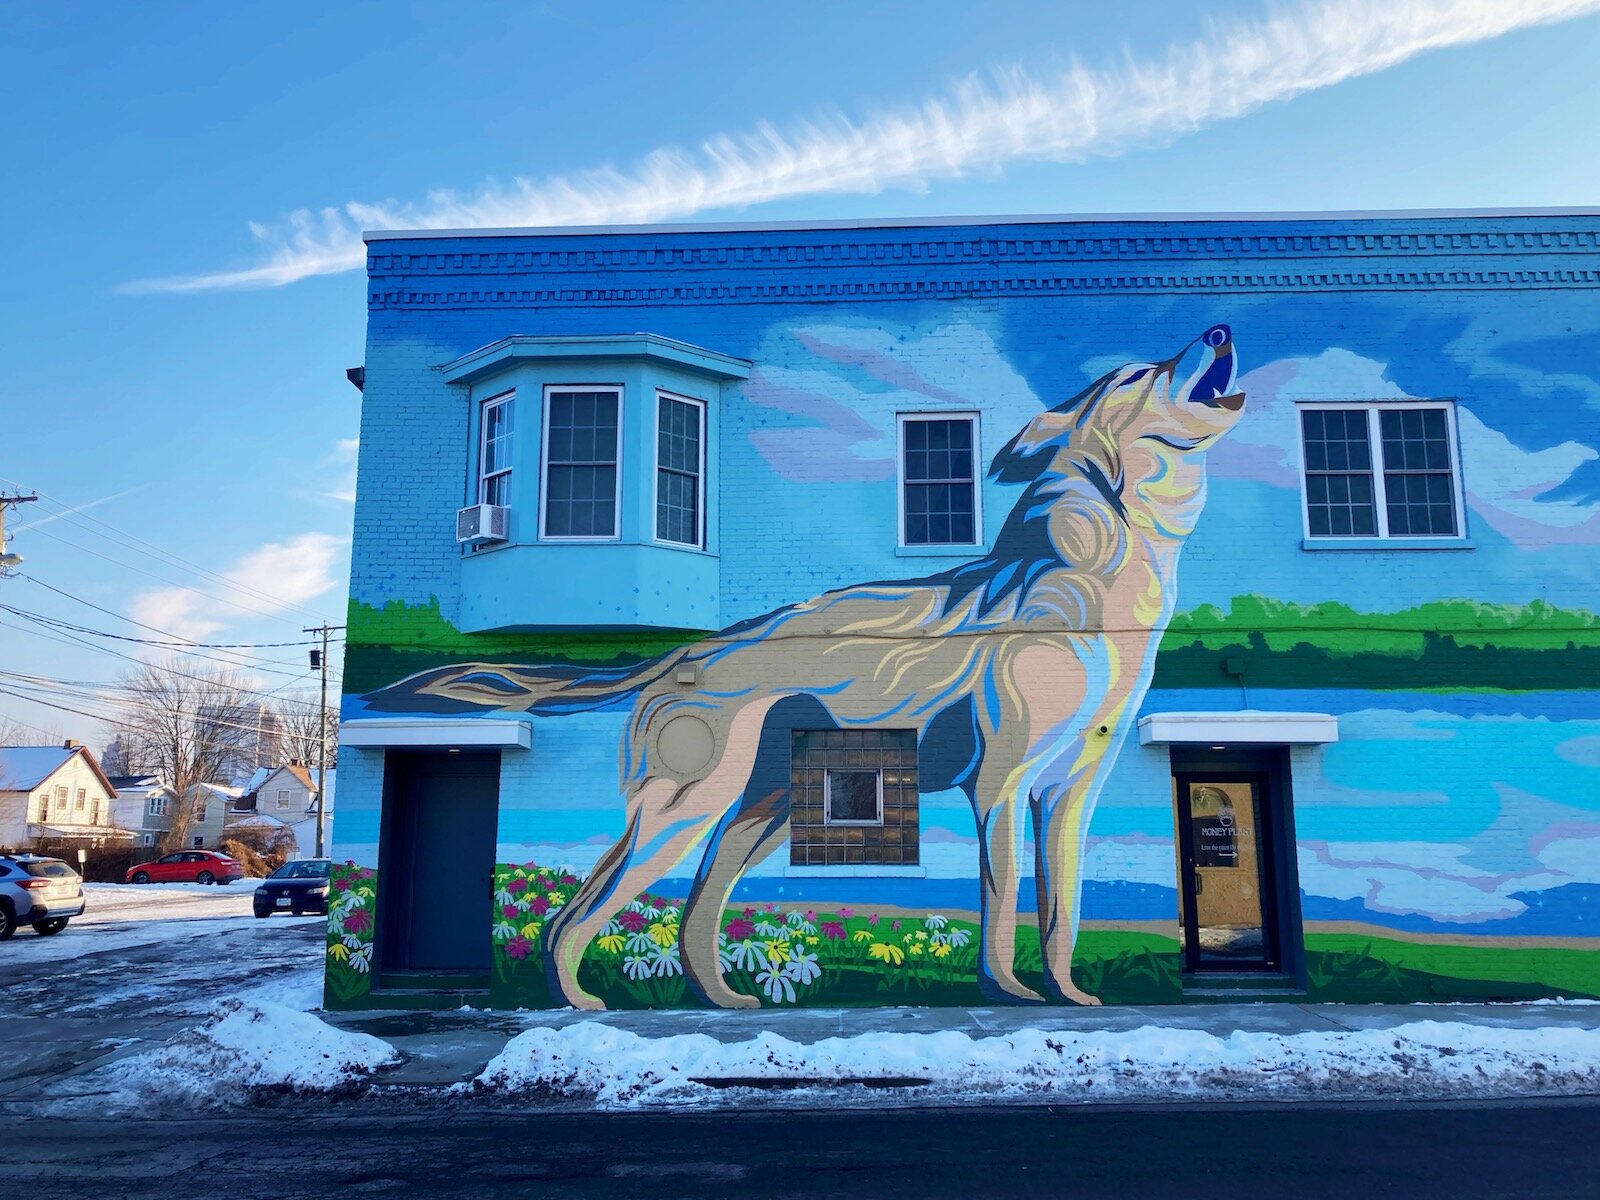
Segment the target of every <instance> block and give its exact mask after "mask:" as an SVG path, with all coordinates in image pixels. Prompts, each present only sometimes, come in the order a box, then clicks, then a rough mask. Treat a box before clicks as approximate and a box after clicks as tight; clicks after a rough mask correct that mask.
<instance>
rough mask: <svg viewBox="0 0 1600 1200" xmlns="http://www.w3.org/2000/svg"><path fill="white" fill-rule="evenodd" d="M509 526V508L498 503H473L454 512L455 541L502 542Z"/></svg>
mask: <svg viewBox="0 0 1600 1200" xmlns="http://www.w3.org/2000/svg"><path fill="white" fill-rule="evenodd" d="M510 527H511V510H510V509H509V508H506V507H505V506H504V505H500V504H474V505H473V506H472V507H471V508H463V509H461V510H460V511H459V512H457V513H456V541H458V542H472V543H474V544H476V543H480V542H503V541H505V540H506V531H507V530H508V529H509V528H510Z"/></svg>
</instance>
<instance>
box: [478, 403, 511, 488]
mask: <svg viewBox="0 0 1600 1200" xmlns="http://www.w3.org/2000/svg"><path fill="white" fill-rule="evenodd" d="M515 405H516V396H515V394H513V393H511V392H507V393H506V394H505V395H503V396H496V397H494V399H492V400H485V401H484V402H483V410H482V416H481V418H480V421H479V437H480V442H479V447H478V503H479V504H500V505H506V504H510V503H511V437H512V434H513V432H514V422H515V415H516V414H515Z"/></svg>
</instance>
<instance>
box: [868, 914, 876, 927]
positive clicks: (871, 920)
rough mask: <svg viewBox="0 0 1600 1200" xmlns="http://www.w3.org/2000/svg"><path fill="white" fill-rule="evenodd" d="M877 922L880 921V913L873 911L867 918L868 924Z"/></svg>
mask: <svg viewBox="0 0 1600 1200" xmlns="http://www.w3.org/2000/svg"><path fill="white" fill-rule="evenodd" d="M877 923H878V914H877V913H873V914H872V915H871V916H870V917H868V918H867V924H868V925H876V924H877Z"/></svg>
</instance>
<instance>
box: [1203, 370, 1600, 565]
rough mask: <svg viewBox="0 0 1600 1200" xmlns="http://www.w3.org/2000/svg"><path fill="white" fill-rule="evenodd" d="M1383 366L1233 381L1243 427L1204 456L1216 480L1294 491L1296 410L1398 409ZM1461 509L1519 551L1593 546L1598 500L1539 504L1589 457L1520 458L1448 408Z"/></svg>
mask: <svg viewBox="0 0 1600 1200" xmlns="http://www.w3.org/2000/svg"><path fill="white" fill-rule="evenodd" d="M1386 369H1387V368H1386V367H1385V366H1384V364H1383V363H1381V362H1378V361H1376V360H1374V359H1370V358H1364V357H1362V356H1361V355H1358V354H1354V353H1352V352H1350V351H1348V350H1340V349H1331V350H1324V351H1323V352H1322V353H1321V354H1318V355H1315V356H1311V357H1303V358H1283V359H1277V360H1275V361H1273V362H1270V363H1267V364H1266V365H1264V366H1261V367H1257V368H1256V369H1255V370H1253V371H1248V372H1246V373H1245V374H1244V375H1243V376H1242V377H1241V378H1240V381H1239V386H1240V388H1241V390H1243V391H1244V393H1245V395H1246V396H1247V397H1248V400H1247V410H1246V411H1247V413H1248V418H1247V419H1246V420H1243V421H1241V422H1240V423H1239V425H1238V426H1237V427H1236V428H1235V429H1234V431H1233V432H1232V433H1231V434H1229V436H1228V437H1227V438H1226V439H1225V440H1224V441H1223V442H1222V443H1220V444H1219V445H1218V446H1217V448H1216V449H1215V450H1213V451H1212V452H1211V454H1210V460H1209V461H1210V470H1211V472H1212V473H1213V476H1214V477H1215V478H1221V479H1248V480H1255V481H1259V482H1261V483H1268V484H1271V485H1273V486H1275V487H1284V488H1293V489H1297V490H1298V488H1299V486H1300V481H1299V470H1300V468H1299V461H1300V460H1299V449H1298V447H1299V441H1300V431H1299V427H1298V424H1297V418H1296V415H1295V407H1294V406H1295V404H1296V403H1298V402H1302V401H1312V400H1404V399H1413V398H1421V397H1411V396H1409V395H1408V394H1407V393H1406V392H1405V391H1404V390H1403V389H1402V388H1400V387H1399V385H1397V384H1396V383H1394V382H1393V381H1392V380H1390V379H1389V378H1388V377H1387V376H1386V374H1385V371H1386ZM1456 424H1457V432H1458V434H1459V437H1460V441H1461V467H1462V477H1463V479H1464V480H1465V482H1466V500H1467V507H1468V508H1469V509H1471V511H1472V512H1474V513H1476V514H1477V515H1478V516H1480V517H1482V518H1483V520H1484V521H1485V522H1487V523H1488V525H1489V526H1490V527H1491V528H1492V529H1493V530H1494V531H1495V532H1496V533H1498V534H1500V535H1501V536H1502V537H1504V538H1506V539H1507V540H1508V541H1510V542H1512V543H1514V544H1516V545H1519V546H1528V547H1536V546H1549V545H1554V544H1560V545H1593V544H1595V543H1600V501H1597V500H1590V501H1580V500H1554V501H1550V500H1539V499H1537V497H1538V496H1540V495H1543V494H1544V493H1546V492H1548V491H1549V490H1550V489H1551V488H1553V487H1555V486H1557V485H1558V484H1560V483H1562V482H1564V481H1566V480H1567V479H1569V478H1570V477H1571V476H1572V474H1573V472H1575V471H1577V470H1578V468H1580V467H1582V466H1583V465H1584V464H1585V463H1588V462H1591V461H1593V460H1594V459H1595V458H1596V457H1600V455H1597V453H1596V451H1594V450H1593V449H1591V448H1590V447H1588V446H1583V445H1579V444H1578V443H1576V442H1564V443H1562V444H1561V445H1558V446H1552V447H1549V448H1548V449H1545V450H1524V449H1522V448H1521V447H1519V446H1517V445H1515V444H1514V443H1513V442H1512V441H1511V439H1509V438H1508V437H1506V436H1505V434H1503V433H1501V432H1500V431H1499V430H1496V429H1491V428H1490V427H1489V426H1487V425H1485V424H1484V423H1483V421H1481V420H1480V419H1479V418H1478V416H1477V414H1476V413H1474V412H1473V410H1472V406H1471V405H1470V404H1468V403H1462V404H1459V405H1458V406H1457V409H1456Z"/></svg>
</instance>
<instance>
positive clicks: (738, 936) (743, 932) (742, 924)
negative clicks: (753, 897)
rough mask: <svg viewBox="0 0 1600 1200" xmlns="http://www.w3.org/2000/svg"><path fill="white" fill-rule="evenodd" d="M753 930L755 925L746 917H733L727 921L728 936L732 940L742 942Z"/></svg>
mask: <svg viewBox="0 0 1600 1200" xmlns="http://www.w3.org/2000/svg"><path fill="white" fill-rule="evenodd" d="M746 911H747V912H748V911H749V910H748V909H747V910H746ZM755 931H756V927H755V925H754V924H753V923H752V922H751V921H750V919H749V918H748V917H735V918H734V919H733V920H731V921H729V922H728V937H729V938H731V939H732V940H733V941H736V942H742V941H744V940H745V938H747V937H749V936H750V935H751V934H753V933H754V932H755Z"/></svg>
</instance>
